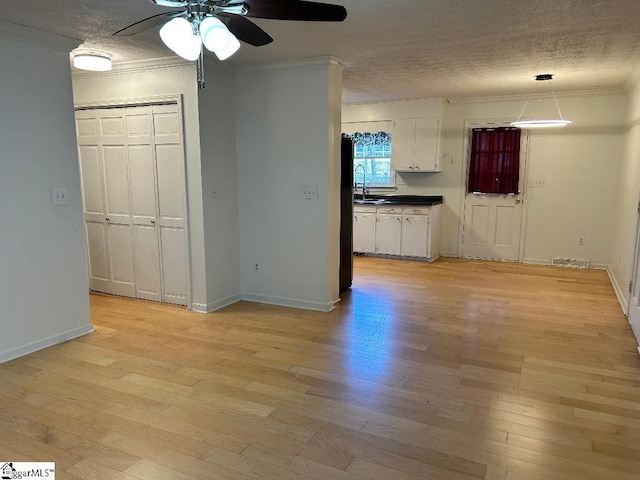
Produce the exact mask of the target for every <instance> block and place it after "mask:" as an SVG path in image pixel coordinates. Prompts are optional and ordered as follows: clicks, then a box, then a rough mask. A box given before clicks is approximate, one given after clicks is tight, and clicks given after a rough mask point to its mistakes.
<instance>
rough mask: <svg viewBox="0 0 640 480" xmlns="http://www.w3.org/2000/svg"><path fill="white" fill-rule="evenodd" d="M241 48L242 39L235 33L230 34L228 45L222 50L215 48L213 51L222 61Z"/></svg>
mask: <svg viewBox="0 0 640 480" xmlns="http://www.w3.org/2000/svg"><path fill="white" fill-rule="evenodd" d="M239 48H240V41H239V40H238V39H237V38H236V37H235V36H234V35H230V38H229V43H227V45H226V46H225V47H224V48H222V49H220V50H214V52H213V53H215V54H216V57H218V60H220V61H222V60H226V59H227V58H229V57H230V56H231V55H233V54H234V53H236V52H237V51H238V49H239Z"/></svg>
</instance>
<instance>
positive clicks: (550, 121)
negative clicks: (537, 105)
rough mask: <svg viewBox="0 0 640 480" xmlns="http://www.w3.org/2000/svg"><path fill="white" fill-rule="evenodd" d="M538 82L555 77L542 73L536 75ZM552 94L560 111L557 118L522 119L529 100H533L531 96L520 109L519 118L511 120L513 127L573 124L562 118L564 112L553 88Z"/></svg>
mask: <svg viewBox="0 0 640 480" xmlns="http://www.w3.org/2000/svg"><path fill="white" fill-rule="evenodd" d="M535 79H536V81H537V82H550V81H551V80H552V79H553V75H552V74H550V73H542V74H539V75H536V77H535ZM551 96H552V97H553V102H554V104H555V107H556V111H557V112H558V117H557V118H544V119H536V118H534V119H531V120H522V115H523V114H524V112H525V110H526V109H527V105H528V104H529V100H531V96H529V98H527V101H526V102H525V103H524V107H522V110H521V111H520V115H518V120H516V121H515V122H511V126H512V127H519V128H549V127H566V126H567V125H571V121H569V120H565V119H564V118H562V112H560V106H559V105H558V100H557V99H556V94H555V93H553V90H551Z"/></svg>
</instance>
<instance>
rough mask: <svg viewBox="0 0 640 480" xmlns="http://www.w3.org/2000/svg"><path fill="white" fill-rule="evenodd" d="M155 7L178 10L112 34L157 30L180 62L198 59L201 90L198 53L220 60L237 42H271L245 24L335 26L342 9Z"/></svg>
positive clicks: (294, 4) (281, 0) (219, 1)
mask: <svg viewBox="0 0 640 480" xmlns="http://www.w3.org/2000/svg"><path fill="white" fill-rule="evenodd" d="M149 1H150V2H151V3H154V4H156V5H158V6H161V7H172V8H180V10H178V11H169V12H164V13H159V14H157V15H153V16H151V17H148V18H145V19H143V20H140V21H138V22H135V23H133V24H131V25H129V26H127V27H125V28H123V29H121V30H118V31H117V32H115V33H114V34H113V35H116V36H130V35H135V34H137V33H140V32H143V31H145V30H148V29H150V28H155V27H158V26H160V25H163V26H162V28H161V29H160V38H162V41H163V42H164V43H165V45H167V47H169V48H170V49H171V50H173V51H174V52H175V53H176V54H178V55H179V56H181V57H182V58H184V59H186V60H198V84H199V86H200V88H204V79H203V75H202V73H203V68H202V62H203V49H202V47H203V46H204V47H205V48H206V49H207V50H209V51H212V52H214V53H215V54H216V56H217V57H218V58H219V59H220V60H225V59H227V58H229V57H230V56H231V55H233V54H234V53H235V52H236V51H237V50H238V49H239V48H240V41H243V42H245V43H248V44H249V45H253V46H256V47H260V46H262V45H267V44H269V43H271V42H272V41H273V38H271V36H270V35H269V34H268V33H267V32H265V31H264V30H263V29H262V28H260V27H259V26H258V25H256V24H255V23H253V22H252V21H251V20H249V18H248V17H252V18H267V19H275V20H299V21H315V22H341V21H343V20H344V19H345V18H346V17H347V11H346V9H345V8H344V7H343V6H342V5H332V4H328V3H319V2H311V1H306V0H149Z"/></svg>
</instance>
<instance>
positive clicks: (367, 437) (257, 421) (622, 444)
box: [0, 258, 640, 480]
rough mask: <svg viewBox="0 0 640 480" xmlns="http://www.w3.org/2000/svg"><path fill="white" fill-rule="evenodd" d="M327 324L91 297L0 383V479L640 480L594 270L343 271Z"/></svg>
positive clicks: (619, 360) (627, 346)
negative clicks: (79, 321)
mask: <svg viewBox="0 0 640 480" xmlns="http://www.w3.org/2000/svg"><path fill="white" fill-rule="evenodd" d="M355 265H356V277H355V285H354V288H353V289H352V291H351V292H349V293H347V294H346V295H345V298H344V300H343V301H342V302H341V303H340V304H339V305H338V307H337V308H336V310H335V311H333V312H332V313H330V314H322V313H315V312H306V311H300V310H294V309H286V308H279V307H274V306H267V305H259V304H252V303H238V304H236V305H233V306H231V307H229V308H226V309H224V310H222V311H220V312H217V313H214V314H210V315H200V314H196V313H192V312H189V311H187V310H184V309H180V308H176V307H171V306H164V305H159V304H154V303H150V302H144V301H136V300H129V299H123V298H116V297H108V296H102V295H92V297H91V304H92V319H93V322H94V325H95V327H96V332H95V333H93V334H91V335H88V336H85V337H83V338H80V339H77V340H74V341H71V342H67V343H65V344H62V345H58V346H55V347H52V348H49V349H47V350H44V351H41V352H37V353H35V354H32V355H28V356H26V357H23V358H20V359H17V360H14V361H12V362H8V363H5V364H3V365H0V461H26V460H34V461H52V460H53V461H55V462H56V468H57V478H58V479H66V478H91V479H116V480H120V479H231V480H236V479H238V480H240V479H278V480H280V479H282V480H293V479H299V480H302V479H313V480H332V479H337V480H343V479H344V480H367V479H368V480H380V479H382V480H409V479H422V480H427V479H428V480H452V479H461V480H462V479H465V480H472V479H485V480H578V479H580V480H584V479H607V480H626V479H640V360H639V357H638V354H637V351H636V342H635V340H634V338H633V335H632V333H631V330H630V327H629V325H628V323H627V321H626V319H625V317H624V316H623V314H622V312H621V310H620V307H619V305H618V303H617V301H616V298H615V295H614V292H613V290H612V288H611V285H610V283H609V280H608V278H607V275H606V273H605V272H602V271H585V270H569V269H558V268H552V267H539V266H522V265H513V264H500V263H491V262H476V261H465V260H440V261H438V262H435V263H433V264H425V263H413V262H407V261H396V260H380V259H372V258H356V260H355Z"/></svg>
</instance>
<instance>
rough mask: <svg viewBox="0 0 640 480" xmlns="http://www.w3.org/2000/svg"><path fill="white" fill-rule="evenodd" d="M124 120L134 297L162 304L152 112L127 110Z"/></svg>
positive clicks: (137, 108)
mask: <svg viewBox="0 0 640 480" xmlns="http://www.w3.org/2000/svg"><path fill="white" fill-rule="evenodd" d="M125 119H126V125H127V154H128V157H129V174H130V178H131V193H130V195H131V212H132V215H131V220H132V224H133V251H134V270H135V286H136V297H138V298H144V299H146V300H155V301H162V300H163V298H162V279H161V271H160V245H159V234H158V223H157V217H158V212H157V210H158V207H157V203H158V202H157V188H156V169H155V159H154V155H153V148H154V147H153V115H152V108H151V107H135V108H127V109H126V112H125Z"/></svg>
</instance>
